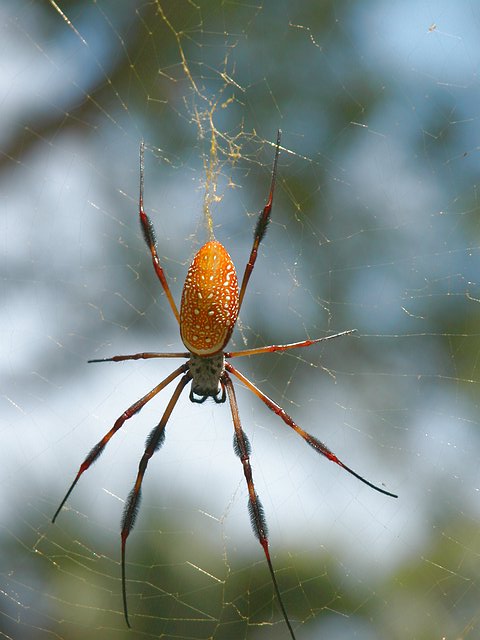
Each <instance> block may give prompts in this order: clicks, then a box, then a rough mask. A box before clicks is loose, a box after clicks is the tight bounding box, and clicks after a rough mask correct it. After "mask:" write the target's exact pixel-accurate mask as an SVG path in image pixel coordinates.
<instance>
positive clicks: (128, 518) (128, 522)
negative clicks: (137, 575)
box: [121, 372, 192, 627]
mask: <svg viewBox="0 0 480 640" xmlns="http://www.w3.org/2000/svg"><path fill="white" fill-rule="evenodd" d="M191 379H192V376H191V374H190V373H189V372H188V373H186V374H185V375H184V376H183V378H182V379H181V380H180V382H179V383H178V384H177V386H176V388H175V391H174V392H173V395H172V397H171V398H170V402H169V403H168V405H167V408H166V409H165V412H164V414H163V416H162V419H161V420H160V422H159V423H158V425H157V426H156V427H155V428H154V429H153V431H152V432H151V433H150V435H149V436H148V438H147V442H146V444H145V452H144V454H143V456H142V458H141V460H140V464H139V465H138V474H137V479H136V480H135V484H134V485H133V489H132V490H131V491H130V493H129V495H128V498H127V501H126V503H125V510H124V512H123V517H122V531H121V539H122V595H123V612H124V614H125V622H126V623H127V625H128V627H130V622H129V620H128V608H127V586H126V576H125V546H126V543H127V538H128V536H129V534H130V531H131V530H132V529H133V526H134V524H135V520H136V517H137V513H138V508H139V504H140V497H141V488H142V482H143V476H144V474H145V471H146V469H147V465H148V461H149V460H150V458H151V457H152V456H153V454H154V453H155V451H157V450H158V449H160V447H161V446H162V444H163V443H164V440H165V426H166V424H167V422H168V420H169V418H170V416H171V414H172V411H173V409H174V407H175V405H176V404H177V401H178V399H179V397H180V395H181V393H182V391H183V390H184V388H185V385H187V384H188V383H189V382H190V380H191Z"/></svg>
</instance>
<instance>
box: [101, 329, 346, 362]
mask: <svg viewBox="0 0 480 640" xmlns="http://www.w3.org/2000/svg"><path fill="white" fill-rule="evenodd" d="M355 331H356V329H349V330H348V331H342V332H341V333H334V334H333V335H331V336H325V337H324V338H315V340H302V342H290V343H289V344H271V345H269V346H268V347H258V348H257V349H242V351H226V352H225V357H226V358H238V357H240V356H255V355H258V354H259V353H273V352H275V351H287V350H288V349H298V348H300V347H310V346H311V345H312V344H317V342H325V341H326V340H333V338H340V337H341V336H348V335H350V334H351V333H355ZM89 362H92V360H89ZM95 362H96V361H95Z"/></svg>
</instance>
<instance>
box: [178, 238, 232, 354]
mask: <svg viewBox="0 0 480 640" xmlns="http://www.w3.org/2000/svg"><path fill="white" fill-rule="evenodd" d="M237 316H238V282H237V274H236V272H235V267H234V265H233V262H232V259H231V257H230V256H229V254H228V252H227V250H226V249H225V247H224V246H223V245H222V244H220V242H217V241H216V240H211V241H210V242H207V243H206V244H204V245H203V247H202V248H201V249H200V251H198V253H197V254H196V255H195V257H194V258H193V261H192V264H191V265H190V268H189V269H188V273H187V277H186V279H185V284H184V285H183V292H182V302H181V305H180V335H181V336H182V340H183V344H184V345H185V346H186V347H187V349H188V350H189V351H190V352H191V353H195V354H196V355H199V356H210V355H213V354H214V353H218V352H219V351H222V349H223V348H224V347H225V345H226V344H227V342H228V341H229V339H230V336H231V335H232V331H233V328H234V326H235V322H236V321H237Z"/></svg>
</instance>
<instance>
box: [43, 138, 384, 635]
mask: <svg viewBox="0 0 480 640" xmlns="http://www.w3.org/2000/svg"><path fill="white" fill-rule="evenodd" d="M279 153H280V131H279V132H278V136H277V144H276V152H275V159H274V163H273V169H272V180H271V185H270V193H269V196H268V200H267V203H266V205H265V206H264V208H263V210H262V211H261V212H260V215H259V217H258V220H257V225H256V227H255V232H254V237H253V245H252V249H251V251H250V257H249V259H248V262H247V264H246V267H245V271H244V274H243V279H242V284H241V287H240V292H239V290H238V283H237V275H236V272H235V267H234V266H233V262H232V260H231V258H230V256H229V255H228V253H227V251H226V249H225V248H224V247H223V245H222V244H220V243H219V242H217V241H216V240H214V239H213V238H211V239H210V240H209V241H208V242H207V243H205V244H204V245H203V247H202V248H201V249H200V250H199V251H198V253H197V254H196V255H195V257H194V258H193V261H192V264H191V265H190V268H189V269H188V273H187V277H186V279H185V285H184V287H183V293H182V302H181V306H180V313H179V311H178V309H177V305H176V304H175V300H174V299H173V296H172V293H171V291H170V287H169V286H168V282H167V279H166V277H165V273H164V271H163V269H162V267H161V265H160V260H159V257H158V253H157V246H156V241H155V233H154V230H153V225H152V223H151V221H150V219H149V218H148V216H147V214H146V213H145V211H144V208H143V174H144V170H143V169H144V164H143V163H144V160H143V156H144V145H143V143H142V145H141V147H140V203H139V214H140V223H141V226H142V231H143V235H144V238H145V241H146V243H147V245H148V248H149V250H150V253H151V255H152V261H153V267H154V269H155V272H156V274H157V276H158V278H159V280H160V282H161V284H162V287H163V290H164V291H165V294H166V296H167V298H168V301H169V303H170V307H171V309H172V311H173V314H174V316H175V317H176V319H177V321H178V323H179V325H180V335H181V338H182V341H183V344H184V345H185V347H186V348H187V349H188V351H187V352H179V353H157V352H143V353H136V354H132V355H119V356H113V357H112V358H102V359H100V360H98V359H97V360H90V362H106V361H113V362H120V361H123V360H138V359H148V358H187V361H186V362H184V363H183V364H182V365H180V366H179V367H178V368H177V369H175V371H173V372H172V373H171V374H170V375H168V376H167V377H166V378H165V379H164V380H162V382H160V383H159V384H158V385H157V386H155V387H154V388H153V389H152V390H151V391H149V392H148V393H147V394H145V395H144V396H143V398H140V400H137V401H136V402H134V403H133V404H132V405H131V406H130V407H128V409H126V410H125V411H124V412H123V413H122V414H121V415H120V416H119V418H117V420H116V421H115V423H114V425H113V427H112V428H111V429H110V430H109V431H108V432H107V433H106V434H105V435H104V436H103V438H102V439H101V440H100V441H99V442H98V443H97V444H96V445H95V446H94V447H93V449H92V450H91V451H90V453H89V454H88V455H87V457H86V458H85V460H84V461H83V462H82V464H81V465H80V468H79V470H78V472H77V475H76V476H75V479H74V480H73V482H72V484H71V486H70V488H69V490H68V491H67V493H66V495H65V497H64V498H63V500H62V502H61V503H60V506H59V507H58V509H57V511H56V512H55V515H54V516H53V521H55V519H56V517H57V516H58V514H59V513H60V511H61V509H62V507H63V505H64V504H65V502H66V501H67V499H68V497H69V496H70V494H71V492H72V491H73V489H74V487H75V485H76V484H77V482H78V480H79V479H80V476H81V475H82V474H83V473H84V471H86V470H87V469H88V468H89V467H90V465H91V464H92V463H93V462H95V460H96V459H97V458H98V457H99V455H100V454H101V453H102V451H103V450H104V448H105V446H106V445H107V443H108V441H109V440H110V438H111V437H112V436H113V435H114V434H115V433H116V432H117V431H118V430H119V429H120V428H121V427H122V426H123V424H124V423H125V422H126V421H127V420H129V419H130V418H131V417H132V416H134V415H135V414H136V413H138V412H139V411H140V410H141V409H142V408H143V407H144V406H145V405H146V404H147V402H149V401H150V400H151V399H152V398H154V397H155V396H156V395H157V394H158V393H159V392H160V391H161V390H162V389H164V388H165V387H166V386H167V385H168V384H170V382H172V381H173V380H175V379H176V378H178V377H179V376H182V377H181V378H180V381H179V382H178V383H177V386H176V388H175V391H174V392H173V394H172V397H171V398H170V400H169V402H168V404H167V407H166V409H165V410H164V413H163V415H162V418H161V420H160V422H159V423H158V424H157V426H156V427H155V428H154V429H153V430H152V432H151V433H150V435H149V437H148V438H147V442H146V445H145V451H144V454H143V456H142V458H141V460H140V464H139V467H138V474H137V478H136V481H135V484H134V486H133V489H132V491H131V492H130V494H129V496H128V498H127V500H126V503H125V509H124V512H123V518H122V525H121V534H120V535H121V565H122V594H123V607H124V613H125V620H126V622H127V625H128V626H130V622H129V619H128V612H127V590H126V575H125V548H126V542H127V538H128V536H129V534H130V531H131V530H132V528H133V525H134V524H135V518H136V515H137V512H138V507H139V502H140V491H141V486H142V482H143V477H144V474H145V471H146V468H147V465H148V461H149V460H150V458H151V457H152V455H153V454H154V453H155V451H157V450H158V449H159V448H160V447H161V446H162V444H163V442H164V440H165V427H166V425H167V422H168V420H169V419H170V416H171V414H172V411H173V409H174V407H175V405H176V403H177V401H178V399H179V397H180V396H181V394H182V391H183V390H184V389H185V387H186V386H187V385H188V384H189V383H190V382H191V383H192V384H191V390H190V400H191V401H192V402H198V403H202V402H204V401H205V400H206V399H207V398H209V397H211V398H213V399H214V400H215V402H217V403H221V402H225V401H226V399H227V397H228V400H229V404H230V409H231V413H232V422H233V428H234V431H235V434H234V451H235V453H236V455H237V456H238V457H239V458H240V461H241V463H242V466H243V473H244V476H245V480H246V483H247V488H248V509H249V512H250V519H251V523H252V528H253V532H254V534H255V536H256V537H257V539H258V541H259V542H260V544H261V545H262V548H263V551H264V554H265V558H266V561H267V564H268V569H269V572H270V577H271V580H272V584H273V587H274V590H275V594H276V596H277V600H278V603H279V606H280V609H281V611H282V615H283V617H284V619H285V622H286V625H287V627H288V630H289V633H290V636H291V638H292V639H293V640H295V633H294V631H293V627H292V623H291V622H290V619H289V617H288V615H287V611H286V609H285V605H284V604H283V600H282V596H281V593H280V589H279V587H278V583H277V579H276V576H275V572H274V570H273V565H272V561H271V558H270V550H269V542H268V536H267V524H266V520H265V516H264V512H263V508H262V505H261V504H260V500H259V498H258V496H257V493H256V491H255V486H254V483H253V474H252V467H251V465H250V445H249V442H248V439H247V436H246V435H245V433H244V431H243V429H242V425H241V422H240V414H239V411H238V405H237V400H236V397H235V390H234V386H233V381H232V378H231V375H233V376H235V377H236V378H237V379H238V380H240V381H241V382H242V384H243V385H244V386H245V387H246V388H247V389H249V390H250V391H251V392H252V393H253V394H254V395H255V396H257V398H259V399H260V400H261V401H262V402H263V403H264V404H265V405H266V406H267V407H268V408H269V409H270V410H271V411H273V412H274V413H275V414H276V415H277V416H279V417H280V418H281V419H282V420H283V422H284V423H285V424H286V425H287V426H288V427H290V428H291V429H293V431H295V433H297V434H298V435H299V436H300V437H301V438H303V440H304V441H305V442H306V443H307V444H309V445H310V446H311V447H312V448H313V449H314V450H315V451H316V452H317V453H319V454H321V455H322V456H324V457H325V458H327V459H328V460H330V461H331V462H334V463H335V464H337V465H339V466H340V467H341V468H342V469H344V470H345V471H348V473H350V474H351V475H353V476H354V477H356V478H357V479H359V480H361V481H362V482H363V483H365V484H367V485H368V486H369V487H372V488H373V489H375V490H376V491H379V492H380V493H384V494H386V495H388V496H392V497H397V496H396V495H395V494H393V493H390V492H389V491H386V490H385V489H381V488H380V487H377V486H375V485H373V484H372V483H371V482H369V481H368V480H366V479H365V478H363V477H362V476H360V475H359V474H358V473H356V472H355V471H353V470H352V469H350V467H347V465H345V464H344V463H343V462H342V461H341V460H340V459H339V458H337V456H336V455H335V454H334V453H333V452H332V451H331V450H330V449H329V448H328V447H327V446H326V445H324V444H323V443H322V442H321V441H320V440H319V439H318V438H316V437H315V436H312V435H311V434H309V433H307V432H306V431H304V430H303V429H302V428H301V427H300V426H299V425H297V424H296V423H295V422H294V420H293V419H292V418H291V417H290V416H289V415H288V414H287V413H286V412H285V411H284V409H282V407H280V406H279V405H277V404H276V403H275V402H274V401H273V400H271V399H270V398H269V397H268V396H266V395H265V394H264V393H263V392H262V391H260V389H258V387H256V386H255V385H254V384H253V382H251V381H250V380H249V379H248V378H247V377H246V376H244V375H243V374H242V373H240V371H238V370H237V369H236V368H235V367H234V366H233V365H232V364H230V362H228V360H230V359H231V358H236V357H241V356H251V355H257V354H261V353H272V352H274V351H286V350H287V349H298V348H301V347H309V346H311V345H313V344H316V343H319V342H324V341H326V340H331V339H332V338H338V337H339V336H343V335H348V334H350V333H353V330H350V331H343V332H341V333H336V334H333V335H330V336H325V337H323V338H316V339H314V340H302V341H301V342H291V343H288V344H283V345H270V346H267V347H258V348H256V349H244V350H242V351H224V349H225V346H226V345H227V343H228V341H229V339H230V336H231V334H232V331H233V329H234V327H235V323H236V321H237V317H238V313H239V310H240V307H241V306H242V301H243V298H244V295H245V291H246V289H247V284H248V281H249V279H250V275H251V273H252V271H253V267H254V265H255V261H256V259H257V251H258V246H259V244H260V242H261V240H262V238H263V237H264V235H265V232H266V229H267V226H268V222H269V220H270V213H271V209H272V201H273V192H274V189H275V178H276V173H277V162H278V156H279Z"/></svg>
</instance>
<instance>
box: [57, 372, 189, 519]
mask: <svg viewBox="0 0 480 640" xmlns="http://www.w3.org/2000/svg"><path fill="white" fill-rule="evenodd" d="M187 369H188V364H187V363H185V364H182V366H181V367H178V369H175V371H173V372H172V373H171V374H170V375H169V376H167V377H166V378H165V380H162V382H160V384H158V385H157V386H156V387H154V388H153V389H152V390H151V391H149V392H148V393H147V394H146V395H144V396H143V398H140V400H137V402H134V403H133V404H132V405H131V406H130V407H128V409H127V410H126V411H124V412H123V413H122V415H121V416H120V417H119V418H117V420H116V421H115V424H114V425H113V427H112V428H111V429H110V431H108V433H106V434H105V435H104V436H103V438H102V439H101V440H100V441H99V442H97V444H96V445H95V446H94V447H93V449H92V450H91V451H90V453H89V454H88V456H87V457H86V458H85V460H84V461H83V462H82V464H81V465H80V469H79V470H78V473H77V475H76V476H75V479H74V481H73V482H72V484H71V485H70V488H69V490H68V491H67V493H66V495H65V497H64V498H63V500H62V501H61V503H60V506H59V507H58V509H57V510H56V511H55V514H54V516H53V518H52V522H55V520H56V519H57V516H58V514H59V513H60V511H61V510H62V507H63V505H64V504H65V502H66V501H67V500H68V498H69V497H70V494H71V493H72V491H73V490H74V488H75V485H76V484H77V482H78V481H79V480H80V476H81V475H82V474H83V472H84V471H86V470H87V469H88V468H89V466H90V465H91V464H93V463H94V462H95V460H96V459H97V458H98V457H99V456H100V454H101V453H102V452H103V450H104V448H105V446H106V445H107V443H108V441H109V440H110V438H111V437H112V436H113V434H114V433H116V432H117V431H118V430H119V429H120V428H121V427H122V426H123V424H124V423H125V422H126V421H127V420H129V419H130V418H131V417H132V416H134V415H135V414H136V413H138V412H139V411H140V409H142V408H143V407H144V406H145V405H146V404H147V402H149V401H150V400H151V399H152V398H154V397H155V396H156V395H157V393H159V392H160V391H161V390H162V389H163V388H164V387H166V386H167V384H169V383H170V382H172V380H174V379H175V378H177V377H178V376H179V375H180V374H181V373H185V371H187Z"/></svg>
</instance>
